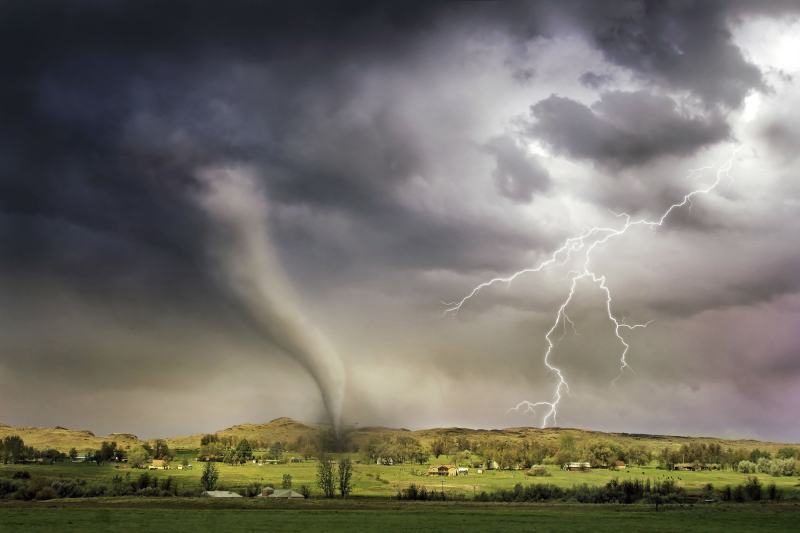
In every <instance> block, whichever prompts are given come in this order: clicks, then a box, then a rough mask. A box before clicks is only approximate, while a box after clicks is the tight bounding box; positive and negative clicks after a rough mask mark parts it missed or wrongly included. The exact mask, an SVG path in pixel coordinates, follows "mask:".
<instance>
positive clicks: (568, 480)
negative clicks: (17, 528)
mask: <svg viewBox="0 0 800 533" xmlns="http://www.w3.org/2000/svg"><path fill="white" fill-rule="evenodd" d="M182 457H186V458H187V459H188V460H189V462H190V464H191V465H192V468H191V469H189V470H177V469H172V470H169V471H159V472H157V473H156V474H155V475H157V476H159V477H166V476H172V477H173V478H174V479H175V480H176V481H177V482H178V486H179V487H181V488H182V489H197V488H199V486H200V475H201V472H202V464H201V463H198V462H196V461H195V460H194V457H193V456H192V454H190V453H184V454H179V455H178V456H177V459H178V460H177V461H175V462H176V463H177V462H179V461H180V460H181V459H182ZM448 459H449V458H448V457H440V460H442V462H445V461H447V460H448ZM316 467H317V462H316V461H314V460H309V461H305V462H301V463H286V464H265V465H263V466H259V465H257V464H253V463H245V464H243V465H227V464H218V466H217V468H218V470H219V472H220V481H219V484H220V486H221V487H222V488H224V489H227V490H241V489H243V488H244V487H246V486H247V485H249V484H252V483H259V484H261V485H271V486H276V487H277V486H280V484H281V481H282V478H283V475H284V474H289V475H291V476H292V482H293V485H294V486H295V487H299V486H301V485H308V486H309V487H311V490H312V494H313V493H314V492H315V491H317V489H316V486H315V485H316ZM20 470H25V471H28V472H30V473H31V474H32V475H34V476H46V477H54V478H67V479H83V480H87V481H90V482H96V483H105V484H107V483H110V481H111V479H112V478H113V477H114V476H115V475H121V476H125V475H126V474H130V475H131V476H138V475H139V474H140V473H141V472H143V471H142V470H140V469H134V468H129V467H127V466H125V465H120V464H113V463H106V464H102V465H96V464H93V463H62V464H54V465H0V476H10V475H12V473H13V472H17V471H20ZM353 470H354V475H353V481H354V491H353V496H355V497H374V498H392V497H394V496H396V495H397V492H398V491H399V490H401V489H403V488H406V487H407V486H408V485H410V484H411V483H414V484H417V485H422V486H426V487H428V489H429V490H436V491H440V490H444V491H445V492H446V493H450V494H463V495H465V496H472V495H474V494H475V493H479V492H481V491H487V492H490V491H493V490H497V489H509V488H511V487H513V486H514V485H515V484H516V483H523V484H527V483H534V482H537V483H552V484H554V485H556V486H559V487H563V488H569V487H572V486H573V485H577V484H583V483H586V484H589V485H603V484H605V483H606V482H608V481H609V480H611V479H613V478H617V479H621V480H622V479H637V478H638V479H641V480H643V481H644V480H646V479H651V480H654V481H655V480H662V479H673V480H675V481H676V482H677V483H678V485H680V486H682V487H684V488H685V489H687V490H689V491H700V490H701V489H702V488H703V487H704V486H705V485H706V484H708V483H711V484H713V485H714V486H715V487H717V488H722V487H723V486H725V485H737V484H740V483H743V482H744V481H745V480H746V479H747V477H748V476H747V475H745V474H741V473H739V472H735V471H730V470H725V471H699V472H669V471H665V470H660V469H658V468H655V467H651V466H648V467H636V468H630V469H627V470H624V471H619V472H617V471H610V470H605V469H594V470H592V471H589V472H565V471H562V470H561V469H560V468H558V467H557V466H549V467H547V471H548V473H549V474H550V475H549V476H547V477H536V478H533V477H530V476H527V475H526V474H525V472H524V471H514V470H510V471H509V470H486V471H484V472H483V473H482V474H476V473H475V472H474V471H473V472H472V473H470V474H469V475H467V476H454V477H446V476H445V477H439V476H434V477H429V476H425V475H424V472H425V467H424V466H419V465H416V466H412V465H396V466H382V465H372V464H356V465H354V467H353ZM762 477H763V476H762ZM762 480H763V481H765V482H774V483H775V484H776V485H777V486H778V487H779V488H780V489H782V490H783V491H784V492H785V493H786V496H791V495H800V478H798V477H797V476H791V477H767V478H763V479H762Z"/></svg>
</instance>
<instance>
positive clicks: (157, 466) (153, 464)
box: [147, 459, 169, 470]
mask: <svg viewBox="0 0 800 533" xmlns="http://www.w3.org/2000/svg"><path fill="white" fill-rule="evenodd" d="M147 468H148V470H169V464H168V463H167V462H166V461H165V460H164V459H153V460H152V461H150V464H149V465H148V466H147Z"/></svg>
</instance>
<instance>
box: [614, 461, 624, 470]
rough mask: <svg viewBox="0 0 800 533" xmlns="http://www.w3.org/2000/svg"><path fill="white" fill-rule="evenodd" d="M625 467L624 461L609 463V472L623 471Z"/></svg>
mask: <svg viewBox="0 0 800 533" xmlns="http://www.w3.org/2000/svg"><path fill="white" fill-rule="evenodd" d="M626 467H627V465H626V464H625V461H614V462H613V463H611V470H625V468H626Z"/></svg>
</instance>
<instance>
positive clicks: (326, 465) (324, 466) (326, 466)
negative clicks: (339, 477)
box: [317, 455, 336, 498]
mask: <svg viewBox="0 0 800 533" xmlns="http://www.w3.org/2000/svg"><path fill="white" fill-rule="evenodd" d="M317 485H319V488H320V489H322V493H323V494H324V495H325V497H326V498H333V497H334V495H335V488H336V487H335V481H334V472H333V465H332V464H331V462H330V460H328V457H327V456H325V455H323V456H321V457H320V459H319V466H318V467H317Z"/></svg>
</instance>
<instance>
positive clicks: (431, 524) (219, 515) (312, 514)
mask: <svg viewBox="0 0 800 533" xmlns="http://www.w3.org/2000/svg"><path fill="white" fill-rule="evenodd" d="M798 512H800V507H798V506H797V504H758V505H756V504H743V505H739V506H733V507H732V506H721V505H707V506H695V507H671V508H668V509H666V510H662V511H659V512H655V511H654V510H653V509H652V508H651V507H647V506H639V505H633V506H591V505H569V504H522V505H520V504H475V503H466V502H458V503H430V502H393V503H387V502H380V503H379V502H374V501H369V500H367V501H364V500H346V501H320V500H316V501H314V500H307V501H299V502H294V501H293V502H271V501H263V500H260V501H255V500H249V499H248V500H236V501H219V500H216V501H212V500H208V499H198V498H189V499H187V498H181V499H144V498H138V499H119V498H118V499H95V500H91V501H90V500H79V501H59V502H47V503H42V502H39V503H21V502H0V531H2V532H6V531H8V532H11V531H15V532H16V531H21V530H25V531H54V530H58V531H65V532H75V531H81V532H83V531H170V532H193V533H194V532H198V531H222V530H224V531H233V532H237V531H254V530H272V531H297V532H301V531H352V530H353V529H354V525H355V524H357V525H358V530H359V531H382V532H385V531H410V530H422V529H427V530H433V531H453V532H455V531H459V532H461V531H487V530H500V529H502V530H513V531H576V532H581V531H587V532H588V531H592V532H605V531H609V532H616V531H621V530H626V531H654V532H666V531H689V532H691V531H702V532H723V531H724V532H731V531H788V530H791V529H792V528H794V527H795V526H796V524H797V517H798Z"/></svg>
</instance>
